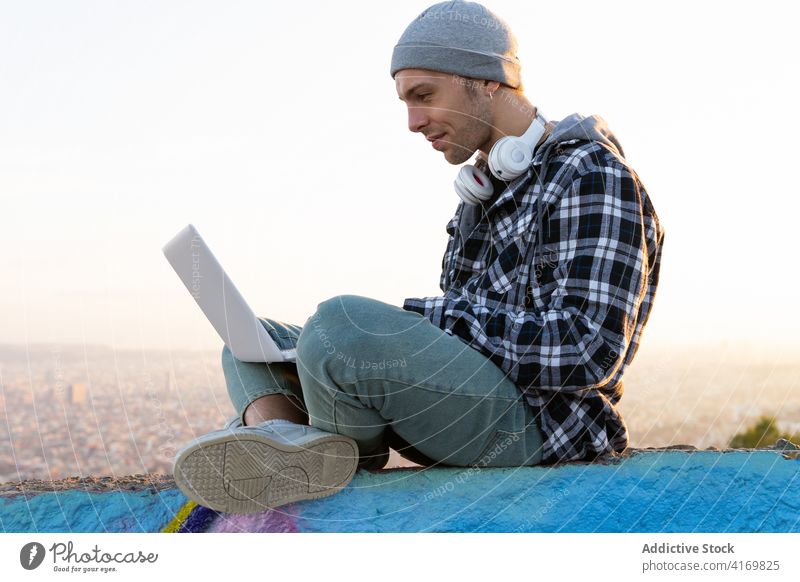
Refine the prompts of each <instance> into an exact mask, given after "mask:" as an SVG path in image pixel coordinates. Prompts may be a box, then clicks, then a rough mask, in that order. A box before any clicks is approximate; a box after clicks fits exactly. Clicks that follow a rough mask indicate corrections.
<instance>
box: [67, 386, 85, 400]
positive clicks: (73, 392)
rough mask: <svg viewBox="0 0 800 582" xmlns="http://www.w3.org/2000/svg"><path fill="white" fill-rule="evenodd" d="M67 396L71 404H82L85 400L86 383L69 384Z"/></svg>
mask: <svg viewBox="0 0 800 582" xmlns="http://www.w3.org/2000/svg"><path fill="white" fill-rule="evenodd" d="M67 396H68V398H69V401H70V402H71V403H72V404H83V403H84V402H86V384H78V383H76V384H70V385H69V388H68V389H67Z"/></svg>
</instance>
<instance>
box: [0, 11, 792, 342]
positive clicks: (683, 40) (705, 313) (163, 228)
mask: <svg viewBox="0 0 800 582" xmlns="http://www.w3.org/2000/svg"><path fill="white" fill-rule="evenodd" d="M430 4H431V2H430V1H429V0H426V1H416V0H414V1H402V2H400V1H395V2H391V3H383V2H382V3H375V2H366V1H365V2H337V3H323V2H302V3H300V2H285V3H280V4H276V3H272V2H269V3H267V2H254V1H253V2H224V3H223V2H206V1H202V2H197V1H193V2H168V3H165V2H155V1H153V2H127V3H122V2H101V1H96V2H88V1H71V2H57V1H49V2H41V1H26V2H13V3H12V2H5V3H2V4H0V82H1V83H2V85H1V86H0V248H1V249H2V250H1V251H0V274H1V275H2V278H0V322H2V324H1V325H0V343H53V342H57V343H90V344H106V345H110V346H114V347H120V348H169V349H180V348H217V347H219V346H221V340H220V339H219V337H218V336H217V335H216V333H215V332H214V330H213V329H212V327H211V326H210V324H209V323H208V322H207V321H206V320H205V318H204V317H203V315H202V314H201V313H200V311H199V309H198V308H197V306H196V305H195V303H194V301H193V300H192V299H191V297H190V296H189V294H188V293H187V291H186V290H185V288H184V287H183V286H182V285H181V283H180V281H179V280H178V278H177V277H176V276H175V274H174V273H173V271H172V269H171V268H170V266H169V264H168V263H167V261H166V260H165V259H164V257H163V255H162V253H161V247H162V245H163V244H164V243H165V242H166V241H167V240H168V239H170V238H171V237H172V235H173V234H175V233H176V232H177V231H178V230H180V229H181V228H182V227H183V226H185V225H186V224H187V223H190V222H191V223H193V224H195V226H197V227H198V228H199V230H200V232H201V233H202V234H203V235H204V237H205V239H206V240H207V242H208V243H209V244H210V245H211V247H212V249H214V251H215V252H216V254H217V257H218V258H219V259H220V261H221V262H222V263H223V265H225V267H226V268H227V270H228V273H229V274H230V275H231V277H232V279H233V280H234V282H235V283H236V284H237V286H238V287H239V289H240V291H241V292H242V293H243V294H244V296H245V297H246V298H248V300H249V301H250V303H251V305H252V306H253V307H254V309H255V310H256V311H257V312H258V313H259V314H260V315H264V316H267V317H272V318H274V319H280V320H283V321H288V322H293V323H297V324H302V323H304V322H305V320H306V318H307V317H308V316H310V315H311V314H312V313H313V311H314V309H315V307H316V305H317V303H319V302H320V301H322V300H324V299H326V298H328V297H331V296H333V295H337V294H342V293H353V294H358V295H365V296H369V297H374V298H376V299H380V300H383V301H386V302H388V303H393V304H396V305H400V304H402V301H403V299H404V298H405V297H422V296H428V295H438V294H440V293H441V292H440V290H439V288H438V281H439V272H440V265H441V258H442V253H443V251H444V247H445V243H446V240H447V239H446V233H445V230H444V228H445V225H446V224H447V222H448V221H449V219H450V218H451V216H452V215H453V212H454V211H455V209H456V206H457V204H458V198H457V196H456V194H455V192H454V190H453V186H452V181H453V178H454V177H455V174H456V172H457V169H458V168H457V167H455V166H451V165H449V164H448V163H447V162H446V161H445V160H444V158H443V156H442V154H441V153H439V152H437V151H434V150H433V149H432V148H431V147H430V145H429V144H428V143H427V142H426V141H425V139H424V137H423V136H421V135H419V134H412V133H411V132H409V131H408V129H407V127H406V110H405V106H404V104H403V103H401V102H400V101H398V99H397V94H396V92H395V86H394V82H393V81H392V79H391V77H390V76H389V61H390V57H391V52H392V47H393V46H394V44H395V42H396V41H397V39H398V38H399V36H400V34H401V33H402V32H403V30H404V29H405V27H406V26H407V25H408V23H409V22H411V20H412V19H413V18H415V17H416V16H417V14H419V12H421V11H422V10H423V9H424V8H425V7H427V6H428V5H430ZM485 4H486V6H488V7H489V8H490V9H492V10H493V11H494V12H496V13H497V14H498V15H500V16H501V17H503V18H504V19H505V20H506V21H508V22H509V23H510V25H511V26H512V28H513V30H514V31H515V33H516V35H517V37H518V39H519V44H520V54H519V57H520V59H521V62H522V65H523V69H522V77H523V81H524V83H525V86H526V94H527V95H528V97H529V98H530V100H531V101H532V102H533V103H534V104H535V105H537V106H539V107H540V108H541V111H542V112H543V113H544V114H545V115H546V116H547V117H548V118H550V119H555V120H557V119H561V118H563V117H564V116H566V115H569V114H571V113H573V112H579V113H583V114H586V115H589V114H598V115H600V116H602V117H604V118H605V119H606V120H607V121H608V124H609V126H610V128H611V129H612V130H613V131H614V132H615V133H616V135H617V137H618V139H619V140H620V142H621V144H622V146H623V147H624V149H625V152H626V154H627V159H628V161H629V162H630V164H631V165H632V167H633V168H634V169H635V170H636V172H637V173H638V174H639V176H640V177H641V178H642V180H643V182H644V184H645V187H646V188H647V190H648V193H649V195H650V197H651V199H652V201H653V203H654V205H655V208H656V211H657V212H658V214H659V216H660V218H661V220H662V221H663V224H664V226H665V229H666V239H665V247H664V255H663V262H662V272H661V284H660V287H659V290H658V295H657V297H656V302H655V307H654V310H653V315H652V317H651V320H650V323H649V324H648V328H647V329H646V330H645V335H644V342H645V343H648V342H651V343H654V344H661V343H663V344H665V345H669V344H680V343H690V344H693V343H697V344H706V345H714V344H719V343H722V342H731V343H736V344H758V345H760V346H764V345H768V344H772V343H775V344H778V343H780V344H782V345H784V346H794V348H791V349H795V348H796V347H797V346H798V345H800V342H798V339H797V331H796V330H797V329H798V328H800V315H798V311H797V308H796V300H797V297H798V285H799V284H800V275H798V266H797V258H798V252H797V250H798V244H797V241H796V235H797V231H798V228H797V223H798V217H797V210H798V203H797V197H798V196H799V195H800V188H798V180H797V179H796V176H795V172H796V170H793V169H792V168H796V167H797V162H796V159H795V158H796V156H797V145H796V144H797V136H798V135H800V123H799V122H798V117H797V112H798V104H800V87H799V86H798V80H797V68H796V61H797V55H798V54H800V50H798V49H800V47H798V44H800V42H799V41H798V40H797V34H796V31H795V27H796V22H797V21H796V19H795V18H794V17H793V16H792V15H791V14H790V13H789V11H790V8H786V7H784V6H788V4H786V5H784V4H783V3H779V2H759V3H752V2H748V3H737V2H733V3H732V2H725V3H722V2H720V3H709V5H706V3H692V2H670V3H659V4H653V3H640V2H604V3H597V2H588V1H586V2H562V3H556V2H550V3H540V2H519V1H499V0H495V1H490V2H486V3H485Z"/></svg>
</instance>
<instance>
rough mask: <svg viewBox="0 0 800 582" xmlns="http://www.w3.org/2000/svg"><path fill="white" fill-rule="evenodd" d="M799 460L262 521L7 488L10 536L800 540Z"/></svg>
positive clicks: (380, 488) (695, 467)
mask: <svg viewBox="0 0 800 582" xmlns="http://www.w3.org/2000/svg"><path fill="white" fill-rule="evenodd" d="M798 456H800V453H798V451H792V450H783V451H782V450H743V451H696V450H691V449H690V448H689V449H687V448H686V447H677V448H670V449H649V450H638V451H637V450H634V451H630V452H629V453H627V454H626V455H624V456H623V457H615V458H606V459H604V460H601V461H600V462H595V463H572V464H565V465H560V466H555V467H521V468H503V469H475V468H465V469H462V468H435V469H394V470H386V471H380V472H376V473H369V472H364V471H362V472H359V474H357V475H356V477H355V478H354V479H353V481H352V483H351V484H350V485H349V486H348V487H347V488H346V489H345V490H344V491H342V492H341V493H338V494H337V495H333V496H331V497H327V498H324V499H319V500H316V501H306V502H302V503H294V504H290V505H287V506H284V507H281V508H277V509H273V510H269V511H265V512H263V513H260V514H255V515H248V516H241V515H231V514H220V513H217V512H214V511H211V510H209V509H206V508H204V507H199V506H196V505H195V504H194V503H191V502H188V500H187V499H186V498H185V497H184V496H183V494H182V493H181V492H180V491H178V490H177V489H176V488H175V486H174V483H173V482H172V480H171V478H170V477H166V476H157V475H146V476H134V477H130V478H125V479H122V480H113V479H110V478H107V479H73V480H67V481H59V482H55V483H46V482H24V483H15V484H6V485H0V529H2V531H4V532H105V531H109V532H158V531H168V532H800V499H798V496H797V491H798V488H799V487H800V459H798Z"/></svg>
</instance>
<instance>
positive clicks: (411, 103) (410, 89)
mask: <svg viewBox="0 0 800 582" xmlns="http://www.w3.org/2000/svg"><path fill="white" fill-rule="evenodd" d="M394 79H395V86H396V88H397V95H398V96H399V98H400V100H401V101H404V102H405V104H406V106H407V107H408V129H409V130H411V131H414V132H420V133H422V134H424V135H425V137H426V138H427V139H428V141H430V142H431V143H432V145H433V148H434V149H436V150H437V151H440V152H442V153H444V157H445V159H446V160H447V161H448V162H450V163H451V164H461V163H463V162H466V161H467V160H468V159H469V158H470V157H472V154H474V153H475V152H476V151H477V150H478V149H479V148H481V146H484V145H485V144H487V143H488V142H489V140H490V138H491V130H492V123H491V122H492V114H491V104H490V102H489V98H488V96H487V95H486V94H485V91H483V90H481V82H480V81H475V80H473V79H467V78H465V77H460V76H458V75H450V74H447V73H438V72H435V71H426V70H422V69H403V70H401V71H398V72H397V74H395V77H394Z"/></svg>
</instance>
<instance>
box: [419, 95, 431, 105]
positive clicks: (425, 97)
mask: <svg viewBox="0 0 800 582" xmlns="http://www.w3.org/2000/svg"><path fill="white" fill-rule="evenodd" d="M417 98H419V100H420V101H422V102H423V103H427V102H428V101H430V100H431V94H430V93H423V94H421V95H417Z"/></svg>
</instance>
